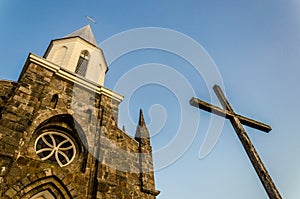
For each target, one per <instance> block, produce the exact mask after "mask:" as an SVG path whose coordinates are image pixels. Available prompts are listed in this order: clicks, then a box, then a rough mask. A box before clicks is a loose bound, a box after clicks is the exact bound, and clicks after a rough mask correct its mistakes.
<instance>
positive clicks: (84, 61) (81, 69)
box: [75, 50, 89, 77]
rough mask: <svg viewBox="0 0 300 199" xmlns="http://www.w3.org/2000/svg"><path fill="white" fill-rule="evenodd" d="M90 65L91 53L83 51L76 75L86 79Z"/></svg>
mask: <svg viewBox="0 0 300 199" xmlns="http://www.w3.org/2000/svg"><path fill="white" fill-rule="evenodd" d="M88 63H89V52H88V51H87V50H83V51H81V53H80V56H79V59H78V62H77V66H76V69H75V73H76V74H78V75H81V76H83V77H84V76H85V74H86V71H87V66H88Z"/></svg>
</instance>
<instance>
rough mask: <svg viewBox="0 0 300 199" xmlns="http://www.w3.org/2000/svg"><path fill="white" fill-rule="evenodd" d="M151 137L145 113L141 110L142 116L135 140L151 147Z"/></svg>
mask: <svg viewBox="0 0 300 199" xmlns="http://www.w3.org/2000/svg"><path fill="white" fill-rule="evenodd" d="M149 138H150V135H149V131H148V129H147V126H146V123H145V119H144V115H143V111H142V109H140V116H139V123H138V125H137V129H136V133H135V139H136V140H137V141H138V142H140V143H143V144H146V145H147V144H149V145H150V139H149Z"/></svg>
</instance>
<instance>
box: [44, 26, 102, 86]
mask: <svg viewBox="0 0 300 199" xmlns="http://www.w3.org/2000/svg"><path fill="white" fill-rule="evenodd" d="M44 58H45V59H47V60H49V61H51V62H53V63H55V64H56V65H58V66H60V67H61V68H63V69H65V70H67V71H69V72H72V73H76V74H77V75H79V76H80V77H84V78H86V79H88V80H90V81H92V82H95V83H97V84H100V85H101V86H102V85H103V84H104V78H105V73H106V71H107V70H108V67H107V64H106V61H105V58H104V55H103V52H102V50H101V49H100V48H99V47H98V45H97V41H96V39H95V36H94V34H93V31H92V29H91V27H90V25H86V26H84V27H82V28H80V29H78V30H76V31H74V32H72V33H71V34H68V35H67V36H65V37H63V38H60V39H56V40H52V41H51V43H50V45H49V47H48V49H47V51H46V53H45V55H44Z"/></svg>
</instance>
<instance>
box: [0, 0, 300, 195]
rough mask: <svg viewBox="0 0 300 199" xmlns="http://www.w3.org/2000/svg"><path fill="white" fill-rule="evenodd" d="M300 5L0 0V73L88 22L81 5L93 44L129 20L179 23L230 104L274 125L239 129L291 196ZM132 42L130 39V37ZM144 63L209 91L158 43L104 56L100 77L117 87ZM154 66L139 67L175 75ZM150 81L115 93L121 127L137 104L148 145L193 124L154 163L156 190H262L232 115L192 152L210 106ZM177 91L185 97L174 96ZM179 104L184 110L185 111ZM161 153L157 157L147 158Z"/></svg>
mask: <svg viewBox="0 0 300 199" xmlns="http://www.w3.org/2000/svg"><path fill="white" fill-rule="evenodd" d="M299 11H300V1H298V0H285V1H283V0H273V1H271V0H268V1H267V0H253V1H245V0H242V1H231V0H230V1H222V2H221V1H196V0H187V1H170V0H161V1H155V0H153V1H141V0H130V1H114V0H112V1H57V0H52V1H13V0H11V1H4V0H2V1H0V26H1V31H0V44H1V45H0V54H1V66H0V77H1V78H3V79H9V80H17V78H18V75H19V73H20V71H21V69H22V67H23V64H24V62H25V60H26V57H27V55H28V53H29V52H33V53H35V54H37V55H40V56H42V55H43V54H44V52H45V50H46V48H47V46H48V44H49V42H50V40H52V39H56V38H60V37H63V36H65V35H67V34H69V33H71V32H73V31H74V30H76V29H79V28H80V27H82V26H84V25H86V24H87V23H88V20H87V19H86V18H85V16H86V15H89V16H92V17H94V19H95V20H96V21H97V24H95V25H93V24H92V29H93V31H94V34H95V37H96V39H97V42H98V43H99V44H100V47H101V43H102V42H103V41H106V40H107V39H109V38H110V37H112V36H113V35H115V34H118V33H120V32H123V31H127V30H130V29H134V28H143V27H160V28H167V29H172V30H175V31H177V32H180V33H182V34H184V35H187V36H188V37H190V38H192V39H193V40H194V41H196V42H197V43H198V44H200V45H201V46H202V47H203V48H204V49H205V50H206V51H207V53H208V54H209V56H210V57H211V59H212V60H213V62H214V63H215V65H216V67H217V69H218V71H219V72H220V74H221V77H222V80H223V83H224V88H225V91H226V95H227V97H228V99H229V101H230V103H231V105H232V106H233V108H234V109H235V110H236V112H237V113H239V114H241V115H245V116H248V117H250V118H254V119H257V120H259V121H262V122H265V123H268V124H269V125H271V126H272V129H273V130H272V131H271V132H270V133H269V134H265V133H263V132H260V131H257V130H254V129H251V128H246V130H247V132H248V135H249V136H250V138H251V140H252V141H253V144H254V146H255V147H256V149H257V151H258V153H259V154H260V156H261V159H262V160H263V162H264V163H265V166H266V167H267V169H268V171H269V173H270V175H271V176H272V178H273V180H274V182H275V184H276V185H277V187H278V189H279V191H280V193H281V195H282V197H283V198H287V199H296V198H299V195H300V191H299V190H300V189H299V186H300V183H299V179H300V155H299V149H300V144H299V143H300V127H299V125H298V122H299V118H300V117H299V114H298V113H299V112H300V107H299V106H298V103H299V101H300V90H299V88H298V86H299V83H300V78H299V77H300V67H299V63H300V14H299V13H300V12H299ZM130 42H134V41H133V40H130V41H128V45H130ZM172 42H173V43H174V44H176V42H177V41H176V40H174V41H172ZM177 47H178V48H180V46H177ZM103 50H104V54H105V53H106V51H105V48H103ZM107 50H109V49H107ZM187 53H193V52H187ZM195 56H196V55H195ZM202 58H203V57H201V56H200V55H199V59H202ZM149 63H158V64H164V65H168V66H169V68H168V70H169V71H172V70H171V69H174V70H175V71H177V73H178V74H180V75H181V76H183V77H185V80H187V82H189V84H190V88H192V90H193V91H194V92H195V95H196V97H198V98H201V99H203V100H206V101H211V97H210V95H209V93H210V91H211V90H212V88H210V87H207V86H206V82H205V78H203V77H201V76H200V75H198V74H197V73H196V71H195V70H194V69H193V66H192V64H191V63H188V62H187V61H186V60H184V59H183V58H182V57H180V56H177V55H174V54H173V53H170V52H166V51H162V50H159V49H143V50H137V51H133V52H130V53H128V54H125V55H123V56H121V57H120V58H118V59H117V60H116V61H114V62H113V63H111V65H110V66H109V68H110V70H109V72H108V73H107V76H106V83H105V85H106V86H107V87H108V88H110V89H114V88H118V87H117V86H116V85H117V83H118V82H119V81H121V79H122V78H121V77H122V76H123V75H124V74H129V71H131V70H132V69H134V68H136V67H137V66H143V67H146V66H144V65H145V64H146V65H147V64H149ZM152 65H153V66H152V67H153V68H155V64H152ZM149 67H151V64H150V66H149ZM156 72H157V71H154V72H153V73H151V72H149V73H148V75H147V77H148V76H150V77H151V76H153V78H154V79H155V78H158V77H160V75H162V76H164V77H165V79H166V80H169V82H174V81H175V82H176V80H173V79H172V76H170V74H171V73H170V74H167V73H164V74H160V73H159V71H158V73H156ZM141 78H143V77H141ZM134 80H135V79H134ZM156 80H157V79H155V81H156ZM155 81H154V83H152V84H150V83H149V84H147V85H144V86H141V87H139V88H137V90H136V91H135V92H134V93H133V95H131V96H126V92H125V93H120V94H122V95H124V97H125V101H126V100H128V104H127V105H128V106H127V105H126V106H125V105H123V104H121V105H120V121H119V125H120V126H122V125H123V124H124V125H125V126H126V129H127V131H128V134H130V135H133V134H134V131H135V123H134V122H136V120H137V118H138V110H139V108H140V107H141V108H143V110H144V113H145V117H146V122H147V123H148V124H149V130H150V131H152V132H155V135H153V138H152V145H153V150H154V151H155V152H159V151H160V150H161V149H164V147H166V146H168V145H169V143H171V142H172V141H173V140H174V139H175V138H176V136H177V135H178V129H179V128H180V124H181V122H183V121H184V122H187V124H188V125H191V126H192V125H194V124H195V123H198V122H199V127H198V128H197V129H192V127H191V129H189V128H184V129H183V130H179V131H182V132H183V133H186V134H187V135H189V133H190V132H192V131H195V132H196V134H195V137H193V138H192V139H190V137H189V138H188V139H190V140H189V141H191V144H190V145H189V146H188V148H187V149H186V150H184V151H182V153H183V154H182V156H181V157H180V158H176V159H175V160H174V162H172V164H169V165H168V166H166V167H165V168H161V169H158V170H157V171H156V187H157V189H159V190H161V194H160V196H159V197H158V198H159V199H167V198H172V199H177V198H178V199H179V198H206V199H219V198H230V199H238V198H245V199H248V198H249V199H250V198H251V199H253V198H268V197H267V195H266V193H265V192H264V189H263V187H262V185H261V183H260V181H259V179H258V177H257V176H256V173H255V171H254V169H253V168H252V166H251V164H250V161H249V160H248V158H247V156H246V154H245V152H244V150H243V148H242V146H241V144H240V142H239V140H238V139H237V136H236V135H235V133H234V131H233V129H232V127H231V125H230V123H229V122H228V121H226V122H225V124H224V127H223V129H222V133H221V136H220V138H219V140H218V142H217V144H216V145H215V147H214V148H213V150H212V151H211V152H210V153H209V154H208V155H207V156H206V157H205V158H203V159H200V158H199V151H200V147H201V144H202V143H203V141H204V137H205V135H206V133H207V129H208V126H209V122H210V119H211V115H210V114H209V113H206V112H203V111H200V110H197V109H196V108H194V107H191V106H189V105H188V101H187V102H186V104H185V103H184V102H182V99H185V98H187V99H189V98H190V97H192V96H188V95H187V93H188V92H185V90H184V89H182V92H180V91H179V93H178V92H177V90H174V89H171V88H170V87H168V86H162V85H160V84H157V82H155ZM177 83H178V82H177ZM180 86H181V84H179V85H178V88H180ZM297 88H298V89H297ZM114 90H115V89H114ZM121 90H122V89H120V90H118V89H116V91H117V92H120V91H121ZM181 95H182V96H183V98H179V97H178V96H181ZM216 105H218V104H216ZM128 110H129V117H130V118H128V117H127V116H128V115H127V111H128ZM183 113H186V114H187V115H184V116H185V117H184V118H183V117H182V115H183ZM199 114H200V120H199V118H198V116H199ZM132 121H133V122H132ZM161 121H164V122H161ZM161 125H162V126H161ZM212 125H213V124H212ZM154 156H155V154H154ZM154 158H155V157H154ZM160 161H162V160H157V159H155V165H159V162H160Z"/></svg>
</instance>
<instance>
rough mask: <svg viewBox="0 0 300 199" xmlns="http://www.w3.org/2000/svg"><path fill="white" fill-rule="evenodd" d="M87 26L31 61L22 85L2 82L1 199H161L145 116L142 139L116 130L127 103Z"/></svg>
mask: <svg viewBox="0 0 300 199" xmlns="http://www.w3.org/2000/svg"><path fill="white" fill-rule="evenodd" d="M107 70H108V67H107V65H106V62H105V58H104V55H103V52H102V50H101V49H100V48H99V47H98V46H97V43H96V40H95V38H94V35H93V33H92V30H91V28H90V26H89V25H87V26H85V27H83V28H81V29H79V30H77V31H75V32H73V33H71V34H69V35H67V36H65V37H63V38H61V39H56V40H53V41H51V42H50V45H49V47H48V49H47V50H46V53H45V55H44V56H43V57H39V56H37V55H34V54H29V56H28V58H27V60H26V63H25V65H24V67H23V70H22V72H21V74H20V76H19V79H18V81H16V82H13V81H5V80H2V81H1V80H0V198H1V199H8V198H21V199H28V198H30V199H54V198H55V199H56V198H58V199H59V198H61V199H69V198H70V199H71V198H82V199H95V198H99V199H100V198H112V199H122V198H124V199H129V198H138V199H140V198H145V199H155V198H156V196H157V195H158V194H159V191H157V190H156V189H155V183H154V171H153V163H152V147H151V145H150V137H149V132H148V130H147V127H146V124H145V121H144V118H143V114H142V111H140V117H139V121H138V125H137V130H136V136H135V138H131V137H130V136H128V135H127V134H126V132H125V129H123V130H121V129H120V128H118V106H119V104H120V102H121V101H122V99H123V97H122V96H121V95H119V94H117V93H115V92H113V91H111V90H109V89H107V88H105V87H104V86H103V84H104V78H105V73H106V72H107Z"/></svg>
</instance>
